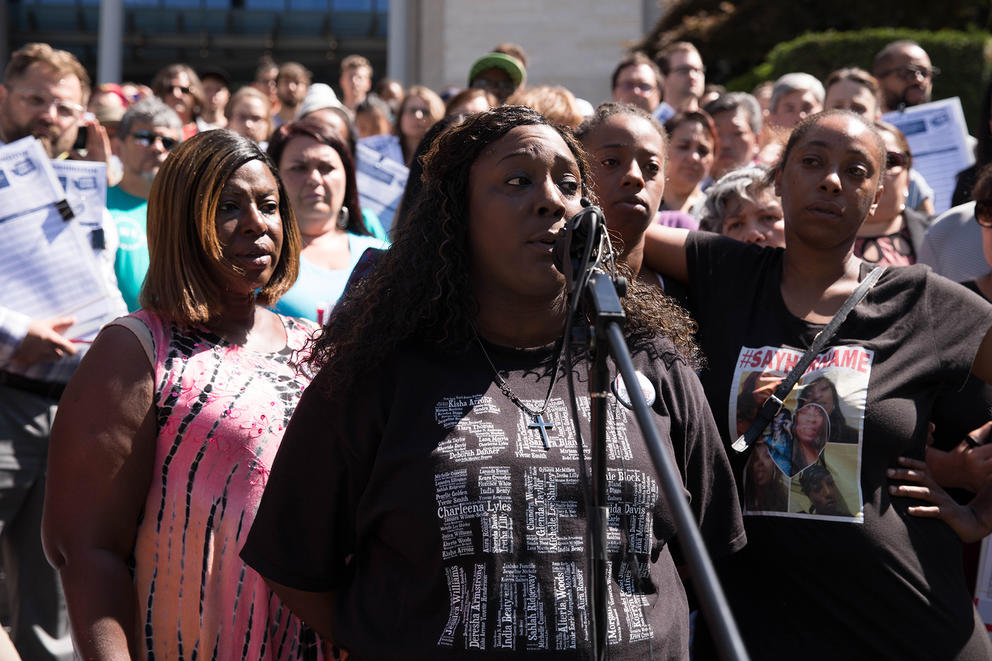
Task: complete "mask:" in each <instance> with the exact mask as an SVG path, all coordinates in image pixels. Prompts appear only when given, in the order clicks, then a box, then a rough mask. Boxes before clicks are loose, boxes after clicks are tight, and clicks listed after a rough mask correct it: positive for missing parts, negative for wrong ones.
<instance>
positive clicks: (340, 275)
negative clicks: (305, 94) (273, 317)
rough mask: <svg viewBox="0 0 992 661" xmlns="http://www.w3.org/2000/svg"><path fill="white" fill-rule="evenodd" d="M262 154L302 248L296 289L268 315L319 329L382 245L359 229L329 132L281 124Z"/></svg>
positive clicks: (359, 217) (350, 174)
mask: <svg viewBox="0 0 992 661" xmlns="http://www.w3.org/2000/svg"><path fill="white" fill-rule="evenodd" d="M268 154H269V156H270V157H271V158H272V160H273V162H274V163H275V164H276V165H277V166H278V167H279V175H280V177H281V178H282V181H283V184H284V185H285V187H286V194H287V195H288V196H289V199H290V206H291V207H292V208H293V213H294V215H295V217H296V222H297V225H298V226H299V228H300V236H301V239H302V242H303V249H302V251H301V252H300V274H299V277H298V278H297V280H296V284H294V285H293V287H292V288H291V289H290V290H289V291H288V292H286V293H285V294H283V296H282V298H280V299H279V301H278V302H276V304H275V305H274V306H273V308H272V309H273V310H275V311H276V312H278V313H280V314H284V315H287V316H294V317H304V318H306V319H312V320H314V321H317V322H318V323H323V322H324V321H326V318H327V317H326V315H327V314H329V313H330V310H331V309H332V308H333V307H334V304H335V303H336V302H337V299H338V298H339V297H340V296H341V293H342V292H343V291H344V288H345V285H346V284H347V282H348V276H350V275H351V271H352V269H353V268H354V267H355V264H356V263H357V262H358V260H359V258H360V257H361V256H362V253H363V252H365V250H366V249H367V248H380V249H384V248H387V247H388V244H387V243H386V242H385V241H383V240H382V239H378V238H376V237H374V236H372V232H370V231H369V229H368V228H367V226H366V224H365V221H364V219H363V214H362V209H361V206H360V204H359V200H358V186H357V184H356V183H355V165H354V160H353V158H352V155H351V151H350V150H349V149H348V146H347V145H346V144H345V143H344V141H342V140H341V139H340V137H339V136H338V135H337V134H336V133H334V131H333V130H332V129H330V128H329V127H327V126H325V125H324V124H322V123H320V122H315V121H313V120H309V119H303V120H300V121H297V122H291V123H289V124H285V125H283V126H280V127H279V128H278V129H276V132H275V133H273V134H272V137H271V138H270V139H269V147H268Z"/></svg>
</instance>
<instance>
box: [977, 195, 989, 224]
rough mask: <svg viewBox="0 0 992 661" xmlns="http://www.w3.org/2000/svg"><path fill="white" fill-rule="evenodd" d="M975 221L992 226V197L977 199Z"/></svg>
mask: <svg viewBox="0 0 992 661" xmlns="http://www.w3.org/2000/svg"><path fill="white" fill-rule="evenodd" d="M975 221H976V222H977V223H978V224H979V225H981V226H982V227H992V199H988V200H976V201H975Z"/></svg>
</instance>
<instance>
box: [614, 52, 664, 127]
mask: <svg viewBox="0 0 992 661" xmlns="http://www.w3.org/2000/svg"><path fill="white" fill-rule="evenodd" d="M611 83H612V84H611V87H612V90H613V100H614V101H616V102H617V103H629V104H631V105H633V106H637V107H638V108H640V109H642V110H644V111H645V112H649V113H651V112H654V111H655V109H656V108H657V107H658V105H659V104H660V103H661V70H660V69H658V65H657V64H655V63H654V62H652V61H651V58H649V57H648V56H647V55H645V54H644V53H631V54H630V55H627V56H626V57H624V58H623V59H622V60H620V63H619V64H618V65H617V67H616V69H614V70H613V77H612V78H611Z"/></svg>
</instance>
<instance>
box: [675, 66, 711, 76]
mask: <svg viewBox="0 0 992 661" xmlns="http://www.w3.org/2000/svg"><path fill="white" fill-rule="evenodd" d="M670 73H679V74H682V75H683V76H691V75H692V74H694V73H698V74H699V75H703V74H704V73H706V67H693V66H689V65H688V64H687V65H685V66H684V67H675V68H674V69H672V70H671V71H670Z"/></svg>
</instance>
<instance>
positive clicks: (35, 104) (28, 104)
mask: <svg viewBox="0 0 992 661" xmlns="http://www.w3.org/2000/svg"><path fill="white" fill-rule="evenodd" d="M12 91H13V92H15V94H14V96H15V98H17V100H18V101H19V102H20V104H21V105H23V106H24V107H25V108H27V109H28V110H29V111H30V112H32V113H36V112H41V111H47V110H48V109H49V108H51V107H52V106H53V105H54V106H55V112H56V113H57V114H58V116H59V117H60V118H62V119H77V118H78V117H79V116H80V115H82V114H83V111H84V110H86V108H84V107H83V106H81V105H79V104H78V103H71V102H69V101H63V100H62V99H56V98H55V97H53V96H52V95H50V94H45V93H44V92H41V91H39V90H26V89H15V90H12Z"/></svg>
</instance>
